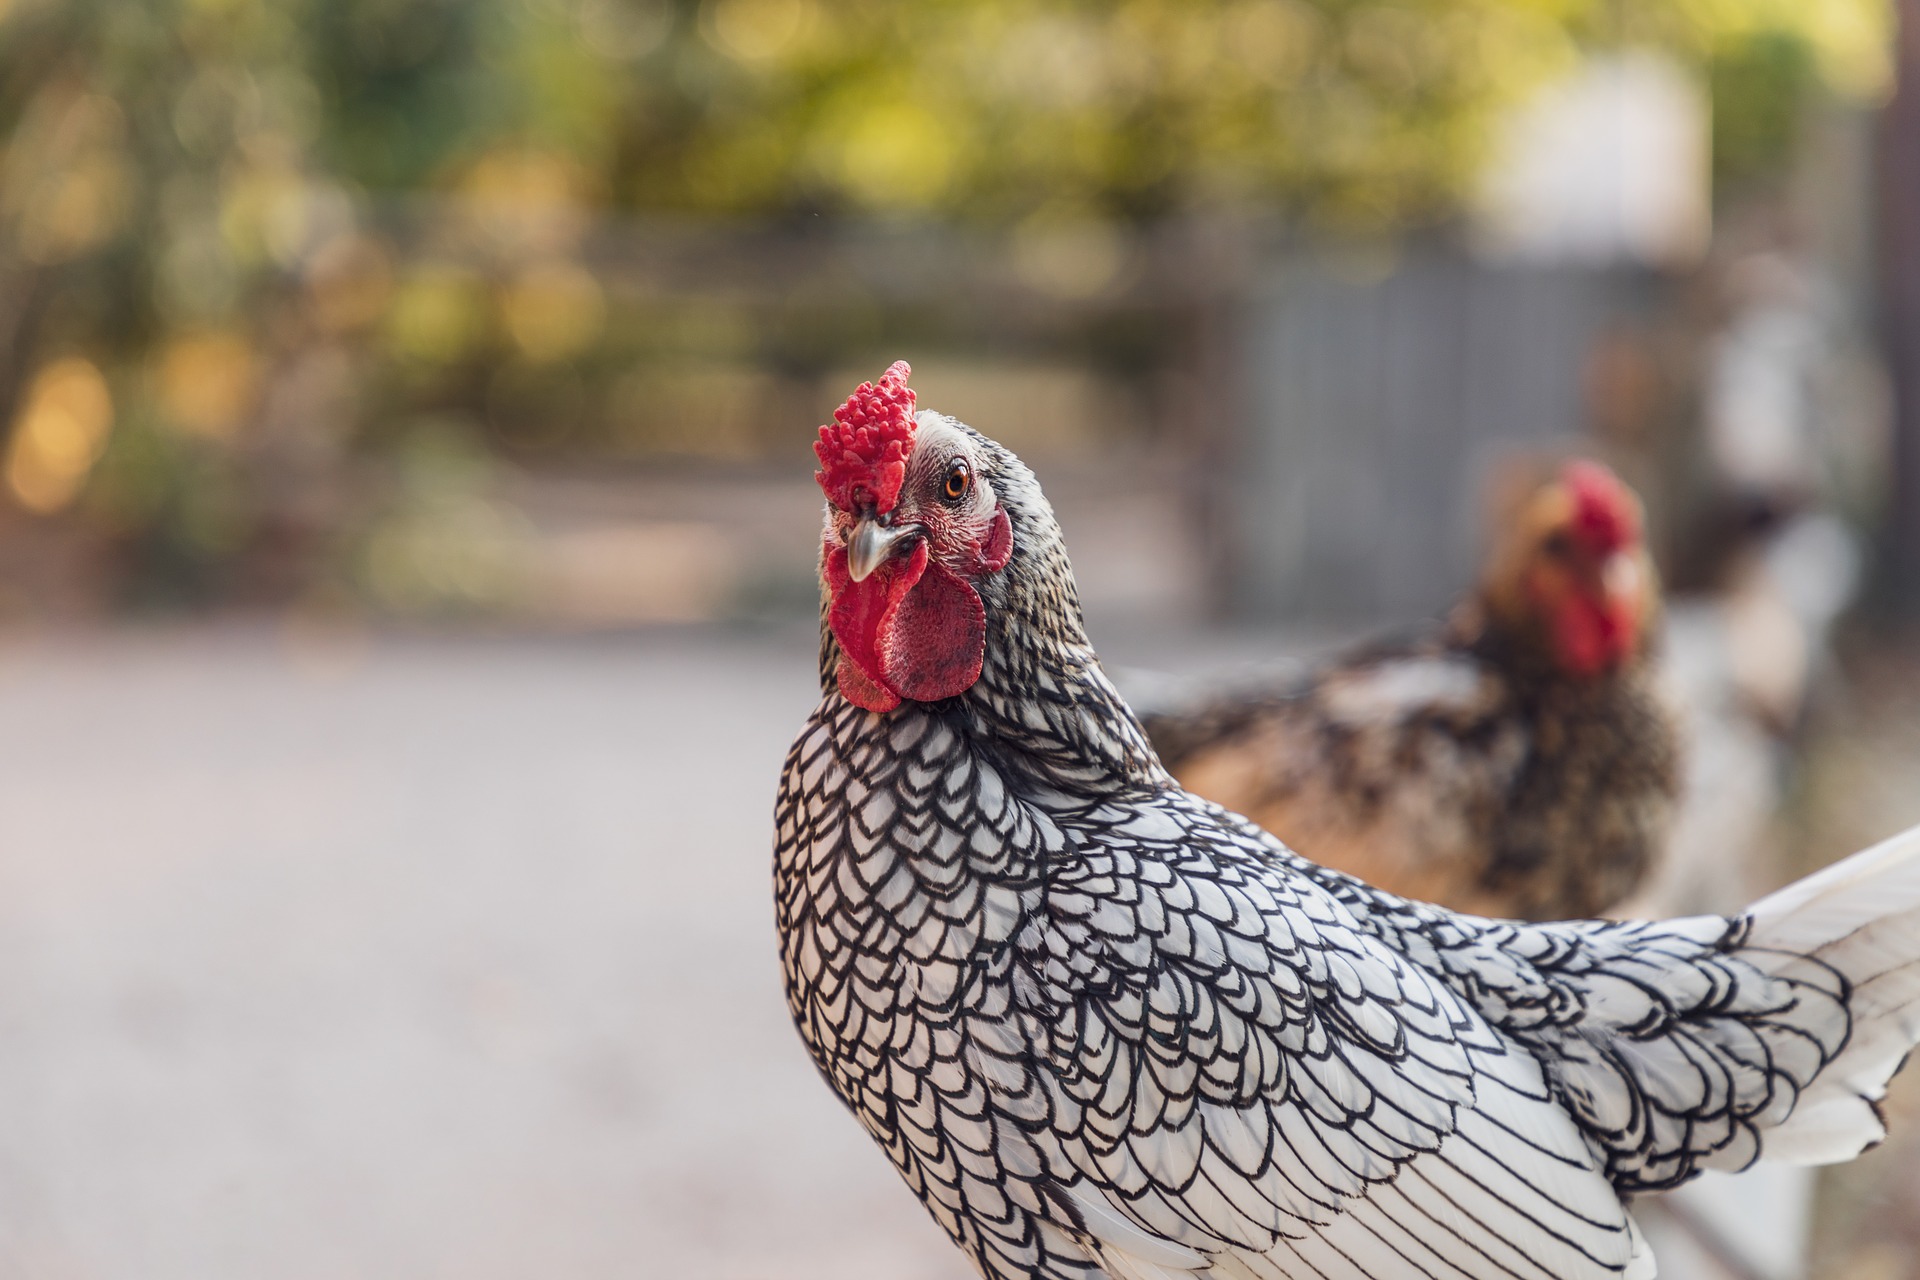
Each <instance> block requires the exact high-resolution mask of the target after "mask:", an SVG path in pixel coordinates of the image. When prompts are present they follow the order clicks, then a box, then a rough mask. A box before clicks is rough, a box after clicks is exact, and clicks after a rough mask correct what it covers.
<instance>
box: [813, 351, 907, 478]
mask: <svg viewBox="0 0 1920 1280" xmlns="http://www.w3.org/2000/svg"><path fill="white" fill-rule="evenodd" d="M912 372H913V370H912V369H911V368H909V367H908V365H907V362H906V361H905V360H895V361H894V362H893V363H892V364H891V365H890V366H888V368H887V371H886V372H885V373H883V374H881V375H880V381H879V382H877V383H873V382H863V383H861V384H860V386H859V388H858V389H857V390H855V391H854V393H853V394H852V395H850V396H848V397H847V402H846V403H845V404H843V405H841V406H840V407H839V408H838V409H835V410H834V411H833V421H832V422H829V423H827V424H826V425H825V426H823V427H821V428H820V439H819V441H818V442H817V443H815V445H814V446H813V452H814V454H815V455H816V456H817V457H818V458H819V459H820V469H819V470H818V471H816V472H814V473H813V478H814V479H815V480H817V481H819V482H820V487H821V489H823V490H825V491H826V495H827V498H828V500H829V501H831V502H832V503H833V505H834V506H836V507H840V508H842V509H843V510H846V511H853V510H856V509H858V507H859V506H860V504H861V503H863V502H871V503H872V504H873V509H874V510H875V511H879V512H886V511H891V510H893V504H894V503H895V502H897V501H899V498H900V486H901V484H902V483H903V482H904V481H905V480H906V478H907V450H908V449H910V448H911V447H912V446H913V402H914V395H913V391H912V390H911V389H910V388H909V387H908V386H907V375H908V374H910V373H912Z"/></svg>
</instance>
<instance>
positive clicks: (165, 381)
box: [160, 333, 257, 440]
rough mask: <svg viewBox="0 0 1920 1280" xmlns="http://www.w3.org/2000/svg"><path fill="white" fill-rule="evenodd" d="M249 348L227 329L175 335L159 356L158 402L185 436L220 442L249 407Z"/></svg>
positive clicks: (251, 363) (252, 380) (251, 375)
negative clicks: (217, 331)
mask: <svg viewBox="0 0 1920 1280" xmlns="http://www.w3.org/2000/svg"><path fill="white" fill-rule="evenodd" d="M256 382H257V377H256V372H255V361H254V354H253V348H252V347H251V346H250V345H249V344H248V343H247V341H246V340H245V339H244V338H241V337H239V336H238V335H235V334H230V333H214V334H199V335H195V336H192V337H186V338H177V339H175V340H174V341H172V342H170V343H168V344H167V347H166V349H165V351H164V352H163V353H162V354H161V357H160V402H161V405H162V407H163V408H164V409H165V411H166V414H167V418H168V419H169V421H171V422H172V424H173V425H174V426H175V427H177V428H178V429H179V430H181V431H183V432H185V433H186V434H188V435H194V436H204V437H206V438H208V439H214V440H224V439H227V438H228V437H230V436H232V435H233V433H234V432H235V431H236V430H237V429H238V428H239V426H240V424H241V422H243V421H244V420H245V419H246V416H247V414H248V412H249V411H250V410H251V409H252V407H253V399H254V390H255V386H256Z"/></svg>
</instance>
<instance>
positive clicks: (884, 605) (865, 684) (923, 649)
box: [822, 542, 987, 711]
mask: <svg viewBox="0 0 1920 1280" xmlns="http://www.w3.org/2000/svg"><path fill="white" fill-rule="evenodd" d="M822 568H823V571H824V573H825V576H826V580H827V590H828V592H829V593H830V594H831V595H832V597H833V604H832V606H831V607H830V608H829V609H828V611H827V622H828V625H830V626H831V627H832V628H833V635H834V638H835V639H836V640H838V641H839V642H840V665H839V669H838V670H837V671H836V672H835V677H836V679H837V680H838V682H839V685H840V692H841V693H843V694H844V695H846V697H847V700H848V701H850V702H852V703H854V704H855V705H856V706H861V707H865V708H866V709H867V710H869V711H891V710H893V708H895V707H897V706H899V705H900V700H901V699H902V698H912V699H914V700H915V701H917V702H937V701H939V700H940V699H942V698H951V697H953V696H955V695H956V694H960V693H964V692H966V691H967V689H969V688H971V687H972V685H973V682H974V681H976V680H978V679H979V678H980V667H981V664H982V662H983V661H984V659H985V657H986V647H987V612H986V607H985V606H984V605H982V604H981V602H980V597H979V595H978V594H977V593H976V592H975V591H974V589H973V588H972V587H971V586H969V585H968V584H967V582H966V581H965V580H964V579H962V578H960V577H959V576H958V575H956V574H955V573H953V571H952V570H950V569H948V568H947V567H946V566H945V565H943V564H939V563H937V562H934V563H929V561H928V556H927V545H926V543H925V542H922V543H920V545H918V546H916V547H915V548H914V549H913V553H912V554H911V555H908V556H906V557H904V558H899V559H894V560H889V561H888V562H887V563H885V564H883V565H881V566H880V567H879V568H877V569H875V570H874V571H873V572H872V573H871V574H869V575H868V576H867V578H866V579H865V581H862V582H855V581H853V579H852V576H851V575H849V574H848V572H847V553H846V549H845V548H844V547H833V548H830V549H829V550H828V552H827V556H826V562H825V564H824V565H823V566H822Z"/></svg>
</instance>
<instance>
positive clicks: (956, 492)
mask: <svg viewBox="0 0 1920 1280" xmlns="http://www.w3.org/2000/svg"><path fill="white" fill-rule="evenodd" d="M972 483H973V473H972V472H970V471H968V470H967V464H966V463H965V462H963V461H961V460H960V459H958V458H955V459H954V460H953V466H952V467H951V468H949V469H948V471H947V483H946V484H945V485H944V486H942V488H941V490H940V493H941V496H942V497H944V498H946V500H947V501H948V502H958V501H960V499H962V498H964V497H966V496H967V488H968V487H969V486H970V485H972Z"/></svg>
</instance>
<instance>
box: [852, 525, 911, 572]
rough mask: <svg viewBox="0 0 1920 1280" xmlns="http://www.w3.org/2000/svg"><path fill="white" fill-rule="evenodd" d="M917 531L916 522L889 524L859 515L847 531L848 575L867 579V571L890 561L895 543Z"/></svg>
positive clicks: (871, 570)
mask: <svg viewBox="0 0 1920 1280" xmlns="http://www.w3.org/2000/svg"><path fill="white" fill-rule="evenodd" d="M917 532H919V529H918V527H917V526H915V525H911V524H904V525H894V526H888V525H883V524H881V523H880V522H879V521H878V520H877V519H875V518H874V517H872V516H862V517H860V520H859V521H858V522H857V523H856V524H855V525H854V526H853V532H852V533H850V534H848V535H847V576H848V577H849V578H852V579H853V580H854V581H855V582H862V581H865V579H866V577H867V575H868V574H871V573H872V572H873V571H874V570H875V569H878V568H879V567H880V566H881V565H883V564H885V563H886V562H887V557H889V556H891V555H892V554H893V548H894V546H895V544H897V543H898V542H899V541H900V540H901V539H902V538H905V537H909V536H910V535H912V534H914V533H917Z"/></svg>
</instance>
